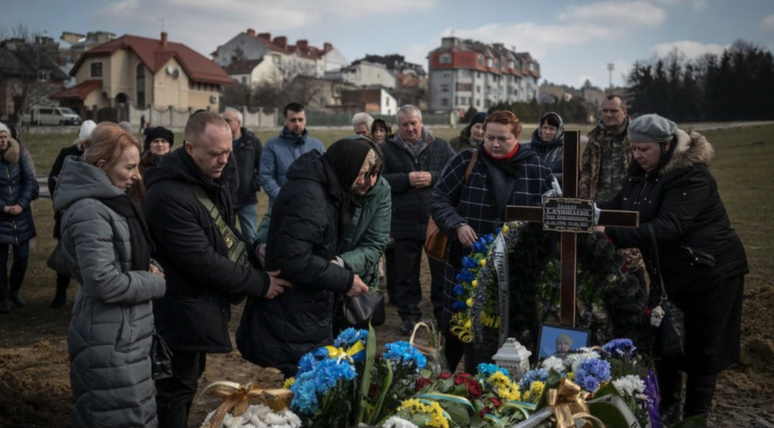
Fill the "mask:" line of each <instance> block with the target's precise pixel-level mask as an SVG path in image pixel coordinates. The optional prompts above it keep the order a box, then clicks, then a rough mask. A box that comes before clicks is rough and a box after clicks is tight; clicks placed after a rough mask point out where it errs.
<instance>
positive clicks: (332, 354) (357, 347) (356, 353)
mask: <svg viewBox="0 0 774 428" xmlns="http://www.w3.org/2000/svg"><path fill="white" fill-rule="evenodd" d="M323 349H325V350H327V351H328V357H329V358H346V359H348V360H350V361H352V362H353V363H361V362H363V361H365V357H366V352H365V345H363V342H361V341H360V340H358V341H356V342H355V343H353V344H352V346H350V347H349V348H347V349H346V350H344V348H336V347H334V346H325V347H323Z"/></svg>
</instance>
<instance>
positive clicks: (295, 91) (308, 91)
mask: <svg viewBox="0 0 774 428" xmlns="http://www.w3.org/2000/svg"><path fill="white" fill-rule="evenodd" d="M352 89H357V86H355V85H353V84H352V83H349V82H344V81H341V80H329V79H323V78H321V77H313V76H296V77H295V78H293V80H292V81H291V82H290V83H289V84H288V86H287V91H288V93H289V94H292V99H293V100H295V101H298V102H300V103H301V104H303V105H304V106H305V107H306V108H307V109H309V110H314V111H326V110H327V111H330V109H331V108H333V107H335V106H339V105H341V103H342V93H343V92H344V91H347V90H352Z"/></svg>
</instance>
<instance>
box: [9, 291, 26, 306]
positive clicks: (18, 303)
mask: <svg viewBox="0 0 774 428" xmlns="http://www.w3.org/2000/svg"><path fill="white" fill-rule="evenodd" d="M11 303H13V304H14V305H16V306H18V307H20V308H23V307H25V306H27V304H26V303H24V300H22V298H21V296H20V295H19V292H18V291H14V292H13V293H11Z"/></svg>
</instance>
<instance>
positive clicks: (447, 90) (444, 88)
mask: <svg viewBox="0 0 774 428" xmlns="http://www.w3.org/2000/svg"><path fill="white" fill-rule="evenodd" d="M441 92H449V85H448V84H447V83H444V84H443V85H441Z"/></svg>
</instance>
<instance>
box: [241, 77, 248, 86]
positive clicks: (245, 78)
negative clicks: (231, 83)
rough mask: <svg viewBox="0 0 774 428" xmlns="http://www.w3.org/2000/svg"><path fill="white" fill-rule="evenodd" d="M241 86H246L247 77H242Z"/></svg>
mask: <svg viewBox="0 0 774 428" xmlns="http://www.w3.org/2000/svg"><path fill="white" fill-rule="evenodd" d="M242 84H243V85H246V84H247V77H245V76H242Z"/></svg>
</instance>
